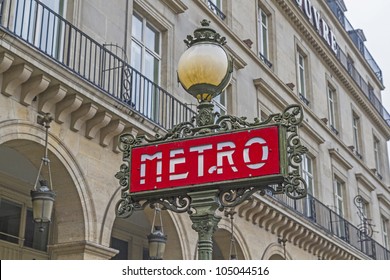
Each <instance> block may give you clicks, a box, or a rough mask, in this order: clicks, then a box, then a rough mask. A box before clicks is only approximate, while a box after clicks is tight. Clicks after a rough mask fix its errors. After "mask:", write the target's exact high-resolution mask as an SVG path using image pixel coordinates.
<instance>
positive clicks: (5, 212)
mask: <svg viewBox="0 0 390 280" xmlns="http://www.w3.org/2000/svg"><path fill="white" fill-rule="evenodd" d="M21 213H22V206H21V205H19V204H16V203H14V202H11V201H7V200H4V199H0V239H2V240H6V241H9V242H12V243H18V237H19V229H20V218H21Z"/></svg>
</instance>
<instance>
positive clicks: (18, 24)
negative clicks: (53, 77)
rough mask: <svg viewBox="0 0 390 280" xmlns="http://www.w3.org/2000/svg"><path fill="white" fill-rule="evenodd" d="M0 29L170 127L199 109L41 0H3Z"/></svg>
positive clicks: (157, 122) (0, 3) (164, 126)
mask: <svg viewBox="0 0 390 280" xmlns="http://www.w3.org/2000/svg"><path fill="white" fill-rule="evenodd" d="M0 5H1V7H0V12H1V18H0V21H1V29H2V30H3V31H5V32H8V33H10V34H12V35H14V36H16V37H18V38H19V39H21V40H23V41H24V42H26V43H27V44H29V45H30V46H32V47H33V48H36V49H37V50H38V51H39V52H42V53H44V54H45V55H47V56H49V57H50V58H52V59H53V60H54V61H56V62H57V63H59V64H61V65H62V66H64V67H65V68H67V69H68V70H70V71H72V72H73V73H74V74H76V75H77V76H79V77H81V78H83V79H84V80H86V81H87V82H89V83H91V84H92V85H94V86H96V87H98V88H99V89H100V90H101V91H103V92H105V93H106V94H108V95H110V96H112V97H114V98H115V99H116V100H118V101H119V102H120V103H122V104H123V105H125V106H127V107H128V108H131V109H132V110H134V111H137V112H138V113H139V114H141V115H143V116H144V117H146V118H147V119H149V120H150V121H152V122H154V123H155V124H157V125H159V126H161V127H163V128H165V129H170V128H172V127H173V126H174V125H175V124H176V123H180V122H183V121H188V120H190V119H191V118H192V117H193V116H194V115H195V112H194V111H193V110H192V109H190V108H189V107H188V106H186V104H185V103H182V102H181V101H179V100H178V99H176V98H175V97H174V96H173V95H171V94H170V93H168V92H167V91H166V90H164V89H163V88H161V87H160V86H159V85H157V84H156V83H154V82H153V81H151V80H150V79H149V78H148V77H146V76H144V75H143V74H142V73H140V72H139V71H137V70H136V69H134V68H133V67H131V66H130V65H129V64H128V63H127V62H126V61H125V60H124V59H122V58H120V57H119V56H117V55H116V54H114V53H113V52H111V51H110V50H109V49H107V48H106V47H104V46H103V45H102V44H99V43H98V42H96V41H95V40H94V39H92V38H91V37H89V36H88V35H86V34H85V33H83V32H82V31H81V30H79V29H78V28H76V27H75V26H73V25H72V24H71V23H69V22H68V21H67V20H65V19H64V18H63V17H62V16H61V15H59V14H57V13H56V12H54V11H53V10H51V9H50V8H49V7H47V6H45V5H44V4H42V3H40V2H39V1H37V0H0Z"/></svg>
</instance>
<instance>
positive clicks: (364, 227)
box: [353, 195, 374, 242]
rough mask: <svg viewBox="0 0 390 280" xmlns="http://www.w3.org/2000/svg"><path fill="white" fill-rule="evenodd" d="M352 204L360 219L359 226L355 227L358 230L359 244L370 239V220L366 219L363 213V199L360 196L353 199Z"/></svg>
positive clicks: (371, 226) (371, 232)
mask: <svg viewBox="0 0 390 280" xmlns="http://www.w3.org/2000/svg"><path fill="white" fill-rule="evenodd" d="M353 203H354V204H355V206H356V208H357V209H358V215H359V218H360V224H359V225H358V226H357V228H358V230H359V231H358V237H359V242H364V241H368V240H370V239H371V237H372V235H373V233H374V230H373V225H372V224H371V223H370V220H369V219H367V217H366V215H365V214H364V211H363V204H364V199H363V197H362V196H361V195H357V196H355V198H354V199H353Z"/></svg>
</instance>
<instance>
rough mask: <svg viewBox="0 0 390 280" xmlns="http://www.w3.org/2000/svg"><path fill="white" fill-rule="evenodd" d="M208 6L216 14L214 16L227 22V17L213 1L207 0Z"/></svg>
mask: <svg viewBox="0 0 390 280" xmlns="http://www.w3.org/2000/svg"><path fill="white" fill-rule="evenodd" d="M207 5H208V6H209V8H210V10H212V11H213V12H214V14H216V15H217V16H219V18H220V19H222V20H225V18H226V15H225V14H224V13H223V12H222V11H221V10H220V9H219V8H218V6H217V5H215V4H214V3H213V2H212V1H211V0H207Z"/></svg>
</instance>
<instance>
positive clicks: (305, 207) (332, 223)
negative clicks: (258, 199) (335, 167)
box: [270, 194, 390, 260]
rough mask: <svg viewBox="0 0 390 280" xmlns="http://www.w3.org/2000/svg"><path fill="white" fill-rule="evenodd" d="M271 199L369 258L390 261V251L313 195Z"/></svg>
mask: <svg viewBox="0 0 390 280" xmlns="http://www.w3.org/2000/svg"><path fill="white" fill-rule="evenodd" d="M270 198H271V199H275V200H276V201H278V202H280V203H282V204H283V205H285V206H286V207H288V208H289V209H291V210H292V211H294V212H296V213H298V214H299V215H300V216H302V217H303V218H304V219H306V220H307V221H308V222H310V223H313V224H315V225H317V226H318V227H320V228H321V229H322V230H324V231H325V232H327V233H329V234H331V235H333V236H336V237H338V238H339V239H341V240H343V241H344V242H346V243H347V244H349V245H351V246H352V247H354V248H355V249H357V250H359V251H361V252H362V253H364V254H365V255H367V256H368V257H370V258H372V259H375V260H390V251H389V250H388V249H386V248H385V247H383V246H382V245H380V244H379V243H378V242H376V241H375V240H374V239H372V238H371V237H369V236H368V235H367V234H366V233H365V232H364V231H362V230H360V229H359V228H358V227H356V226H354V225H352V224H351V223H349V222H348V221H347V220H345V219H344V218H343V217H341V216H339V215H338V214H337V213H336V212H335V211H333V210H332V209H330V208H329V207H328V206H326V205H324V204H323V203H322V202H320V201H319V200H317V199H316V198H314V197H313V196H312V195H309V194H308V195H307V197H306V198H304V199H301V200H294V199H291V198H289V197H288V196H286V195H276V196H270Z"/></svg>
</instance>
